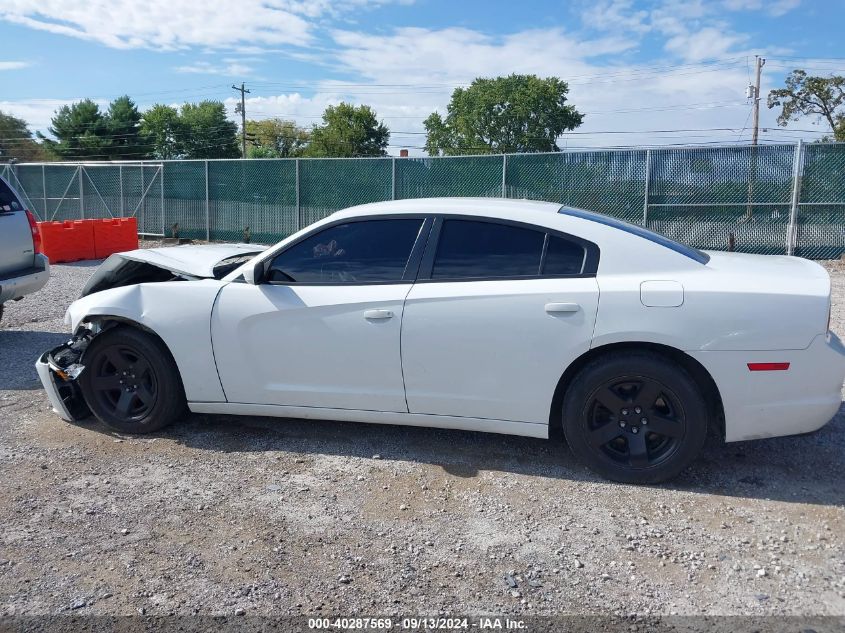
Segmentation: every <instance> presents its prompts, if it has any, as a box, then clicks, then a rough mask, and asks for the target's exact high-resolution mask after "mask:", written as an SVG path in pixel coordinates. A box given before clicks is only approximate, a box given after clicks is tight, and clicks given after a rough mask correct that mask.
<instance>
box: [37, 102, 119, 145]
mask: <svg viewBox="0 0 845 633" xmlns="http://www.w3.org/2000/svg"><path fill="white" fill-rule="evenodd" d="M48 130H49V132H50V134H52V135H53V136H54V137H55V138H56V140H52V139H48V138H46V137H45V136H44V135H43V134H41V133H40V132H39V133H38V138H40V139H42V140H43V145H44V147H45V148H46V149H47V150H48V151H49V152H50V153H51V154H53V155H55V156H56V157H58V158H60V159H64V160H104V159H106V158H108V156H109V147H108V146H109V144H110V143H109V137H108V122H107V121H106V118H105V117H104V116H103V113H102V112H100V107H99V106H98V105H97V104H96V103H94V102H93V101H91V99H83V100H82V101H79V102H78V103H74V104H71V105H69V106H68V105H63V106H62V107H61V108H59V109H58V110H56V114H55V115H53V118H52V125H51V126H50V127H49V128H48Z"/></svg>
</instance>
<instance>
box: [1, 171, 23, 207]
mask: <svg viewBox="0 0 845 633" xmlns="http://www.w3.org/2000/svg"><path fill="white" fill-rule="evenodd" d="M22 209H23V206H22V205H21V203H20V201H19V200H18V198H17V196H15V194H14V193H13V192H12V188H11V187H9V185H7V184H6V183H5V181H3V180H2V179H0V211H20V210H22Z"/></svg>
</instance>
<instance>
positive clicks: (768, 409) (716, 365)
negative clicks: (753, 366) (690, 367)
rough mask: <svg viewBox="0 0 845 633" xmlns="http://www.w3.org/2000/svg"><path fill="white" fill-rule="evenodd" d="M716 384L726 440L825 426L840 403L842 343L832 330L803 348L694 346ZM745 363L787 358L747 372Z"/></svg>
mask: <svg viewBox="0 0 845 633" xmlns="http://www.w3.org/2000/svg"><path fill="white" fill-rule="evenodd" d="M690 355H691V356H692V357H693V358H694V359H695V360H697V361H698V362H700V363H701V364H702V365H703V366H704V368H705V369H706V370H707V371H708V372H710V375H711V376H713V378H714V379H715V380H716V383H717V386H718V387H719V391H720V395H721V398H722V404H723V406H724V410H725V440H726V441H728V442H735V441H739V440H753V439H759V438H764V437H777V436H781V435H793V434H795V433H808V432H810V431H815V430H817V429H819V428H821V427H822V426H824V425H825V424H826V423H827V422H829V421H830V419H831V418H832V417H833V416H834V415H835V414H836V412H837V411H838V410H839V407H840V405H841V402H842V376H843V374H845V348H843V346H842V343H841V342H840V341H839V339H838V338H837V337H836V335H834V334H829V335H821V334H820V335H818V336H816V337H815V338H814V339H813V342H812V343H811V344H810V345H809V346H808V347H807V349H802V350H779V351H759V352H747V351H696V352H691V353H690ZM749 363H788V364H789V367H788V369H784V370H779V371H751V370H750V369H749V367H748V364H749Z"/></svg>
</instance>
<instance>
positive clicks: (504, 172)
mask: <svg viewBox="0 0 845 633" xmlns="http://www.w3.org/2000/svg"><path fill="white" fill-rule="evenodd" d="M502 197H503V198H507V197H508V155H507V154H502Z"/></svg>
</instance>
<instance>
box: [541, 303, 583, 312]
mask: <svg viewBox="0 0 845 633" xmlns="http://www.w3.org/2000/svg"><path fill="white" fill-rule="evenodd" d="M580 309H581V306H579V305H578V304H577V303H547V304H546V312H551V313H560V312H578V310H580Z"/></svg>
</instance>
